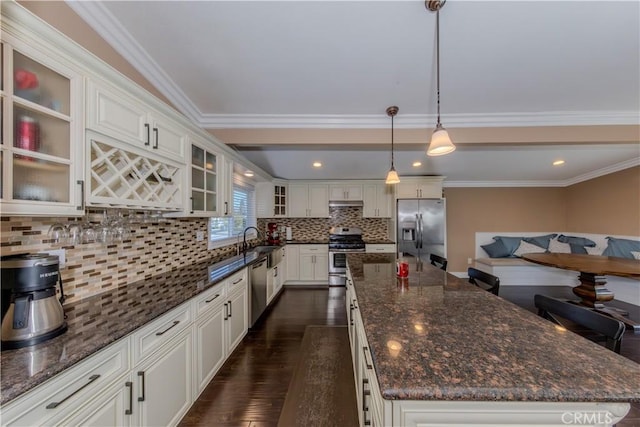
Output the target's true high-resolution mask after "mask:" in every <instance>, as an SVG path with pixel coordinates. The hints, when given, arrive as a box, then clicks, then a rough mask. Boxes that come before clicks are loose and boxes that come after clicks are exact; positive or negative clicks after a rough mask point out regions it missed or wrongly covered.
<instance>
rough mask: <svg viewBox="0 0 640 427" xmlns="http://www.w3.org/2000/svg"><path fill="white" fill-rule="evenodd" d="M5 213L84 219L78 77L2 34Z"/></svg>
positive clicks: (0, 146) (1, 190) (0, 190)
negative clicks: (67, 216)
mask: <svg viewBox="0 0 640 427" xmlns="http://www.w3.org/2000/svg"><path fill="white" fill-rule="evenodd" d="M1 46H2V47H1V53H0V61H1V66H0V70H1V77H0V103H1V113H0V116H1V119H0V122H1V125H2V138H1V141H0V156H1V158H0V163H1V170H0V176H1V178H0V179H1V182H0V198H1V200H2V213H3V215H47V216H51V215H69V216H71V215H82V214H83V213H84V212H83V201H82V200H83V199H82V197H83V195H82V187H83V181H82V180H83V176H82V153H83V144H82V141H83V139H82V131H83V129H82V127H83V121H82V114H81V113H82V107H83V96H82V77H81V76H80V75H79V74H78V73H77V72H76V71H74V70H73V69H72V68H71V66H70V65H69V64H65V63H63V62H59V61H56V60H53V59H52V58H51V57H50V56H46V55H45V54H43V53H42V52H41V51H39V50H36V47H34V46H35V45H29V44H27V43H24V42H22V41H20V40H17V39H15V38H14V37H12V36H11V34H9V33H8V32H5V31H3V32H2V43H1Z"/></svg>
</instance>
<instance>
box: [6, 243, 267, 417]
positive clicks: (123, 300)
mask: <svg viewBox="0 0 640 427" xmlns="http://www.w3.org/2000/svg"><path fill="white" fill-rule="evenodd" d="M260 258H261V255H259V254H256V253H251V252H249V253H247V255H246V256H243V255H239V256H234V257H227V258H222V257H219V258H212V259H210V260H208V261H203V262H199V263H196V264H193V265H190V266H186V267H182V268H179V269H176V270H173V271H170V272H167V273H163V274H159V275H157V276H152V277H149V278H146V279H143V280H140V281H139V282H136V283H132V284H129V285H126V286H121V287H119V288H117V289H115V290H113V291H108V292H104V293H101V294H98V295H96V296H94V297H90V298H86V299H83V300H81V301H78V302H76V303H72V304H68V305H65V306H64V311H65V314H66V316H67V324H68V326H69V329H68V330H67V332H65V333H64V334H62V335H60V336H59V337H56V338H53V339H50V340H48V341H45V342H43V343H41V344H38V345H34V346H30V347H25V348H21V349H17V350H8V351H3V352H2V360H1V363H2V364H1V374H2V381H1V382H0V384H1V388H0V392H1V393H2V397H1V399H0V404H2V405H4V404H5V403H7V402H9V401H10V400H13V399H15V398H16V397H18V396H20V395H21V394H23V393H25V392H26V391H28V390H30V389H32V388H34V387H36V386H37V385H39V384H41V383H43V382H44V381H46V380H48V379H49V378H52V377H53V376H55V375H56V374H58V373H60V372H62V371H63V370H65V369H67V368H70V367H71V366H73V365H75V364H76V363H78V362H80V361H82V360H83V359H85V358H87V357H89V356H91V355H92V354H94V353H96V352H97V351H99V350H101V349H103V348H104V347H106V346H107V345H109V344H111V343H113V342H115V341H117V340H118V339H120V338H122V337H124V336H125V335H127V334H129V333H131V332H133V331H135V330H136V329H138V328H140V327H142V326H144V325H145V324H147V323H149V322H150V321H152V320H153V319H155V318H157V317H160V316H161V315H163V314H164V313H167V312H168V311H170V310H171V309H173V308H175V307H177V306H179V305H180V304H182V303H184V302H186V301H188V300H189V299H191V298H193V297H194V296H196V295H198V294H199V293H201V292H203V291H205V290H207V289H209V288H210V287H211V286H214V285H215V284H216V283H218V282H220V281H221V280H223V279H225V278H226V277H228V276H230V275H232V274H233V273H235V272H236V271H238V270H241V269H242V268H244V267H245V266H248V265H251V264H252V263H254V262H255V261H257V260H258V259H260Z"/></svg>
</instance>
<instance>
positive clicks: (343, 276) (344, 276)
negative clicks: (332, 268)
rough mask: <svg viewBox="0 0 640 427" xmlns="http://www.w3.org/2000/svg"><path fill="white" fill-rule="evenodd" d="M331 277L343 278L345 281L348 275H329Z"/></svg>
mask: <svg viewBox="0 0 640 427" xmlns="http://www.w3.org/2000/svg"><path fill="white" fill-rule="evenodd" d="M329 276H333V277H342V278H343V279H346V278H347V275H346V274H340V273H329Z"/></svg>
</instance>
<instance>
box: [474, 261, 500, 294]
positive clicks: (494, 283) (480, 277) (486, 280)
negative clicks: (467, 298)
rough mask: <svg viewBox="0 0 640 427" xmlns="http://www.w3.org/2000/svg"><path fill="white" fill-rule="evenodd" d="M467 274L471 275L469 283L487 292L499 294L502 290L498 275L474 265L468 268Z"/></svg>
mask: <svg viewBox="0 0 640 427" xmlns="http://www.w3.org/2000/svg"><path fill="white" fill-rule="evenodd" d="M467 275H468V276H469V283H472V284H474V285H476V286H477V287H479V288H481V289H484V290H485V291H487V292H491V293H492V294H494V295H498V291H499V290H500V279H499V278H498V277H496V276H494V275H493V274H489V273H486V272H484V271H482V270H478V269H477V268H473V267H469V268H468V269H467Z"/></svg>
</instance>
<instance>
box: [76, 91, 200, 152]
mask: <svg viewBox="0 0 640 427" xmlns="http://www.w3.org/2000/svg"><path fill="white" fill-rule="evenodd" d="M87 128H89V129H92V130H94V131H96V132H100V133H102V134H104V135H107V136H110V137H112V138H114V139H117V140H121V141H124V142H127V143H130V144H132V145H134V146H136V147H140V148H144V149H146V150H149V151H150V152H153V153H156V154H158V155H160V156H164V157H167V158H169V159H172V160H174V161H178V162H184V161H185V149H186V147H187V134H188V130H187V129H186V128H184V127H183V126H182V125H180V124H178V123H176V122H175V121H173V120H172V119H170V118H169V117H167V116H166V115H164V114H161V113H159V112H157V111H154V110H152V109H151V108H150V107H148V106H147V105H146V104H144V103H141V102H140V101H138V100H137V99H135V98H132V97H130V96H129V95H127V94H126V93H124V92H121V91H120V90H118V89H116V88H114V87H112V86H109V85H107V84H105V83H99V82H97V81H94V80H89V81H88V82H87Z"/></svg>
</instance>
